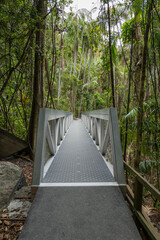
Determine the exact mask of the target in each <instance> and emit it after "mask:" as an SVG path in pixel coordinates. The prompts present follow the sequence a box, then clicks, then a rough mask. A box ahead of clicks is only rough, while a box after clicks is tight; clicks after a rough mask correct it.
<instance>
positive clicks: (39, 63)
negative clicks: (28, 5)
mask: <svg viewBox="0 0 160 240" xmlns="http://www.w3.org/2000/svg"><path fill="white" fill-rule="evenodd" d="M35 3H36V6H37V14H38V16H40V17H44V16H46V13H47V0H37V1H35ZM45 24H46V22H45V18H44V20H43V21H40V22H38V23H37V28H36V40H35V43H36V48H35V63H34V82H33V99H32V110H31V117H30V125H29V134H28V141H29V145H30V150H31V156H32V158H33V157H34V154H35V146H36V136H37V128H38V116H39V109H40V108H41V107H43V103H44V90H43V88H44V73H45Z"/></svg>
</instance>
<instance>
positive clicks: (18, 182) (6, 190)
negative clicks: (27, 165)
mask: <svg viewBox="0 0 160 240" xmlns="http://www.w3.org/2000/svg"><path fill="white" fill-rule="evenodd" d="M0 183H1V184H0V209H2V208H3V207H4V206H5V205H6V204H7V203H8V202H9V201H10V200H11V197H12V196H13V193H14V191H15V190H17V189H19V188H20V187H21V186H22V185H25V184H26V181H25V177H24V174H23V172H22V170H21V168H19V167H18V166H17V165H15V164H13V163H10V162H4V161H0Z"/></svg>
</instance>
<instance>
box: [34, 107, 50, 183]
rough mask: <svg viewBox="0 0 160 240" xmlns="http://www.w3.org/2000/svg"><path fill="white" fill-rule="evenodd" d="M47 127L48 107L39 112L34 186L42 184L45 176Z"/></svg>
mask: <svg viewBox="0 0 160 240" xmlns="http://www.w3.org/2000/svg"><path fill="white" fill-rule="evenodd" d="M46 127H47V121H46V109H44V108H41V109H40V112H39V120H38V132H37V142H36V152H35V159H34V169H33V179H32V185H34V186H38V185H39V184H40V182H41V179H42V176H43V167H44V159H45V147H46Z"/></svg>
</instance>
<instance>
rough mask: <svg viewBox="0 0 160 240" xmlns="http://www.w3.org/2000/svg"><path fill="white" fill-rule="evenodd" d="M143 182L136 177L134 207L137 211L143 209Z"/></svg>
mask: <svg viewBox="0 0 160 240" xmlns="http://www.w3.org/2000/svg"><path fill="white" fill-rule="evenodd" d="M142 195H143V184H142V183H140V182H139V181H138V178H137V177H135V182H134V207H135V209H136V210H137V211H140V212H141V211H142Z"/></svg>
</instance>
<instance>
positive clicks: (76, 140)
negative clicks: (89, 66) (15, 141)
mask: <svg viewBox="0 0 160 240" xmlns="http://www.w3.org/2000/svg"><path fill="white" fill-rule="evenodd" d="M32 187H33V190H37V189H38V190H37V193H36V195H35V198H34V201H33V204H32V206H31V209H30V212H29V215H28V217H27V220H26V223H25V225H24V228H23V230H22V233H21V235H20V237H19V239H25V240H32V239H33V240H34V239H35V240H51V239H53V240H72V239H73V240H106V239H108V240H139V239H141V237H140V235H139V232H138V230H137V228H136V225H135V223H134V221H133V218H132V213H131V211H130V210H129V208H128V206H127V203H126V202H125V199H124V197H123V195H124V194H125V178H124V169H123V160H122V151H121V144H120V136H119V129H118V119H117V112H116V109H114V108H111V109H103V110H97V111H90V112H86V113H83V114H82V116H81V119H78V120H73V115H72V114H71V113H67V112H62V111H56V110H51V109H41V110H40V115H39V124H38V135H37V147H36V154H35V162H34V172H33V183H32Z"/></svg>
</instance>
